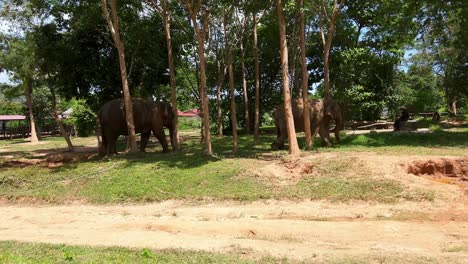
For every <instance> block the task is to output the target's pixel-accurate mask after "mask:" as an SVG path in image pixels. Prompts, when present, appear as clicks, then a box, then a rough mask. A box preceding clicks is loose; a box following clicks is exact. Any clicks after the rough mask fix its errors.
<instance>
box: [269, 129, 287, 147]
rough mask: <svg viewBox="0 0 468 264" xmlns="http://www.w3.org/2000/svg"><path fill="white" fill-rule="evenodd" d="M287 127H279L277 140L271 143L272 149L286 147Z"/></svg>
mask: <svg viewBox="0 0 468 264" xmlns="http://www.w3.org/2000/svg"><path fill="white" fill-rule="evenodd" d="M286 134H287V133H286V127H280V128H277V136H276V141H275V142H273V143H272V144H271V147H272V149H274V150H277V149H284V141H285V140H286Z"/></svg>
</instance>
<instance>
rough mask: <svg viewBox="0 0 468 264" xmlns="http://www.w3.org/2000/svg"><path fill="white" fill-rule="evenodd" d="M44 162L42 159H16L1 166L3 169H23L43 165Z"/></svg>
mask: <svg viewBox="0 0 468 264" xmlns="http://www.w3.org/2000/svg"><path fill="white" fill-rule="evenodd" d="M42 162H43V161H42V160H40V159H15V160H8V161H5V162H3V163H1V164H0V168H1V167H5V168H6V167H19V168H23V167H26V166H31V165H37V164H41V163H42Z"/></svg>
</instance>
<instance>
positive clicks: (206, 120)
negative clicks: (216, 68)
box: [184, 0, 213, 156]
mask: <svg viewBox="0 0 468 264" xmlns="http://www.w3.org/2000/svg"><path fill="white" fill-rule="evenodd" d="M197 2H198V3H197V4H196V5H195V6H193V5H192V1H189V0H184V4H185V6H186V7H187V9H188V12H189V13H190V18H191V20H192V24H193V27H194V30H195V34H196V36H197V42H198V57H199V60H200V85H201V87H200V90H201V95H200V97H201V101H202V115H203V116H202V118H203V130H204V139H205V140H204V141H205V155H209V156H211V155H213V150H212V148H211V136H210V113H209V109H208V93H207V88H206V62H205V45H204V43H205V37H206V30H207V27H208V11H207V10H205V9H204V10H202V25H201V28H200V27H199V26H198V23H197V14H198V12H199V10H200V8H202V7H201V5H202V3H201V0H199V1H197Z"/></svg>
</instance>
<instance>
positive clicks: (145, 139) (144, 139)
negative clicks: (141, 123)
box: [140, 131, 151, 152]
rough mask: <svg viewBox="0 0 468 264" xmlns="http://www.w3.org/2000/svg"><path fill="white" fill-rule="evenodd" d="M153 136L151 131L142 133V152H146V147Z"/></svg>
mask: <svg viewBox="0 0 468 264" xmlns="http://www.w3.org/2000/svg"><path fill="white" fill-rule="evenodd" d="M150 136H151V131H149V132H141V141H140V151H141V152H145V149H146V146H147V145H148V140H149V138H150Z"/></svg>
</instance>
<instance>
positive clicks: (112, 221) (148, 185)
mask: <svg viewBox="0 0 468 264" xmlns="http://www.w3.org/2000/svg"><path fill="white" fill-rule="evenodd" d="M263 138H264V139H263V140H262V144H260V146H256V147H255V148H254V147H253V146H252V145H251V142H250V141H249V139H248V137H247V136H244V137H241V142H244V143H243V144H240V153H239V154H237V155H236V156H233V155H232V154H230V150H229V138H228V137H226V138H223V139H221V138H215V139H214V146H215V152H216V153H217V157H216V158H212V159H208V160H207V158H203V157H199V156H201V155H198V154H197V153H199V152H198V151H200V152H201V151H202V149H201V148H199V149H197V145H198V144H197V143H198V142H196V141H197V139H196V137H194V136H193V135H192V134H185V135H184V139H185V141H184V142H185V143H184V148H186V149H189V150H187V151H183V152H181V153H177V154H168V155H165V154H159V153H158V151H159V148H158V146H156V145H154V144H153V145H152V148H150V153H147V154H136V155H120V156H119V157H115V158H112V159H105V160H101V159H98V158H97V157H95V156H93V155H95V154H94V153H95V149H93V146H92V145H93V144H95V141H94V139H91V138H87V139H78V140H76V141H75V142H76V143H77V145H79V147H78V152H77V153H78V154H73V155H70V154H65V153H63V147H64V145H63V142H60V141H59V140H58V139H48V140H47V141H45V142H44V143H41V144H39V145H30V144H29V143H23V142H21V141H17V142H10V144H3V145H0V166H1V167H2V169H1V171H0V240H1V241H7V242H0V262H7V263H24V262H30V263H35V262H41V261H43V262H45V263H54V262H57V261H63V260H71V261H76V262H78V263H79V262H93V257H89V256H98V255H99V256H100V259H98V260H101V261H104V262H105V260H106V259H107V261H108V262H112V260H113V259H114V260H115V256H118V257H117V258H118V260H119V262H128V263H132V262H135V261H137V262H143V260H145V259H146V258H147V257H148V256H153V255H152V254H154V255H155V256H159V258H160V260H167V261H166V262H171V261H172V262H174V263H178V262H190V261H192V260H193V258H198V260H199V261H198V262H199V263H203V262H216V263H217V262H222V263H236V262H260V263H271V262H282V263H288V262H291V263H295V262H298V261H300V262H302V261H304V262H305V263H466V262H467V261H468V247H467V246H466V245H468V210H467V208H468V207H467V206H468V184H467V183H468V181H467V175H468V157H467V156H466V155H467V150H468V145H467V144H468V142H467V140H466V139H467V138H468V131H466V129H464V128H461V129H459V128H456V129H455V130H453V129H449V130H439V131H434V132H430V133H424V134H411V133H369V134H364V135H350V136H346V137H345V138H343V141H342V143H341V144H339V145H338V146H337V147H336V148H328V149H327V148H318V150H317V151H313V152H310V153H305V154H303V155H302V156H301V158H300V159H299V160H295V161H291V160H288V159H286V158H285V157H284V152H271V151H270V150H269V146H268V145H269V143H270V142H271V139H272V138H273V137H272V136H267V135H265V136H264V137H263ZM15 143H16V144H15ZM60 153H62V154H60ZM8 241H20V242H25V244H24V243H17V242H8ZM41 243H52V244H59V245H61V246H52V245H48V244H41ZM62 244H66V245H68V246H62ZM70 245H75V246H77V247H72V246H70ZM82 246H92V247H93V248H92V249H91V250H89V249H87V248H83V247H82ZM114 246H119V247H125V248H134V249H135V250H137V251H135V252H136V253H135V252H133V253H129V254H130V256H131V257H125V256H123V255H122V252H121V250H120V249H119V250H117V251H115V250H116V249H113V248H111V249H108V248H105V249H103V248H101V247H114ZM173 249H175V250H176V252H178V253H174V252H173V251H168V250H173ZM102 250H104V251H105V253H102V252H101V251H102ZM38 251H39V252H47V254H42V256H40V255H41V254H39V255H38V254H37V252H38ZM99 252H101V253H99ZM180 252H182V253H180ZM183 252H188V253H183ZM203 252H207V253H203ZM102 254H104V255H102ZM174 254H175V255H174ZM206 254H208V255H206ZM218 254H221V255H218ZM85 256H87V257H85ZM113 256H114V257H113ZM169 256H170V257H169ZM44 257H45V258H46V259H41V258H44ZM135 257H136V258H137V260H135ZM149 259H150V260H151V258H149ZM192 262H193V261H192Z"/></svg>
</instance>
